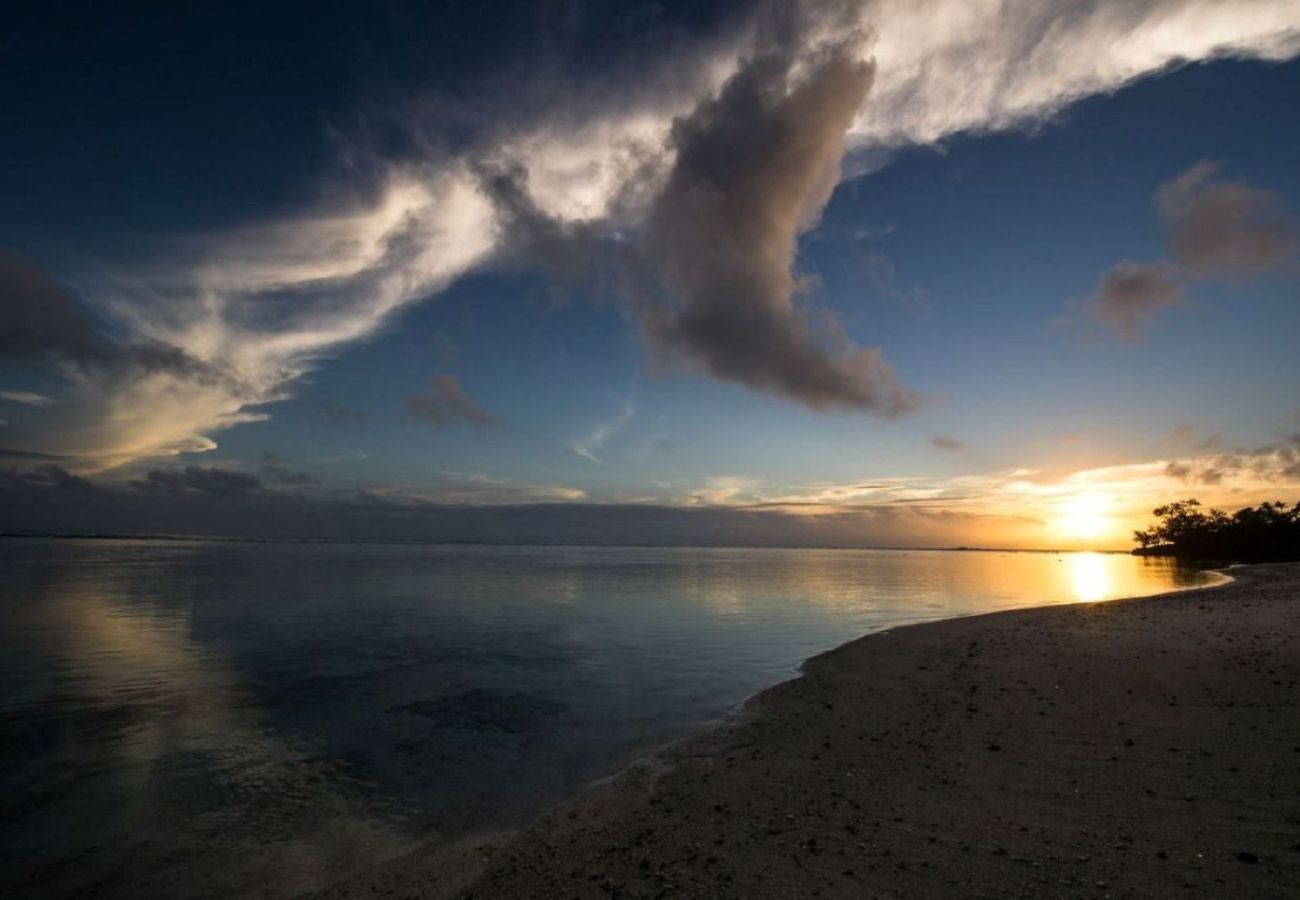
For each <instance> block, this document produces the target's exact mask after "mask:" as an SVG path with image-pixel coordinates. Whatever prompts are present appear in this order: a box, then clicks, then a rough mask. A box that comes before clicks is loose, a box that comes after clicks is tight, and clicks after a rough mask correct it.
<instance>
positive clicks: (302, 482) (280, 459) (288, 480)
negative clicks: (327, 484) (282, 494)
mask: <svg viewBox="0 0 1300 900" xmlns="http://www.w3.org/2000/svg"><path fill="white" fill-rule="evenodd" d="M258 462H259V465H258V468H259V469H260V470H261V472H262V474H263V475H265V476H266V477H267V478H268V479H269V480H270V481H273V482H275V483H276V484H282V485H285V486H287V487H304V486H306V485H309V484H315V483H316V477H315V476H314V475H312V474H310V473H308V472H300V471H297V470H296V469H294V468H293V466H292V465H291V463H292V460H290V459H289V458H287V457H284V456H281V455H280V454H278V453H272V452H271V451H270V450H266V451H263V453H262V455H261V457H259V460H258Z"/></svg>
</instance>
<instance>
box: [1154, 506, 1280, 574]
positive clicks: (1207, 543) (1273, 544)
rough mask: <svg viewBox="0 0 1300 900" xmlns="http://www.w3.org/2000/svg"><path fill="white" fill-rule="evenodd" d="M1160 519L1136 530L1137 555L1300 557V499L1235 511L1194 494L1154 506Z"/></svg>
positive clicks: (1254, 558)
mask: <svg viewBox="0 0 1300 900" xmlns="http://www.w3.org/2000/svg"><path fill="white" fill-rule="evenodd" d="M1154 513H1155V515H1156V516H1158V517H1159V518H1160V522H1159V524H1157V525H1155V526H1153V527H1151V528H1149V529H1147V530H1146V531H1135V532H1133V539H1134V540H1135V541H1137V543H1138V546H1137V549H1135V550H1134V551H1133V552H1134V553H1135V554H1137V555H1139V556H1177V557H1179V558H1182V559H1198V560H1216V561H1222V562H1234V561H1249V562H1266V561H1274V562H1276V561H1282V560H1300V503H1296V504H1295V505H1294V506H1287V505H1286V504H1285V503H1261V504H1260V505H1259V506H1248V507H1246V508H1245V509H1239V510H1237V511H1236V512H1235V513H1233V514H1232V515H1228V514H1227V513H1225V512H1223V511H1222V510H1218V509H1211V510H1209V511H1208V512H1205V511H1203V510H1202V509H1201V504H1200V503H1199V502H1198V501H1196V500H1195V499H1192V500H1179V501H1178V502H1176V503H1170V504H1169V505H1167V506H1160V507H1157V508H1156V509H1155V510H1154Z"/></svg>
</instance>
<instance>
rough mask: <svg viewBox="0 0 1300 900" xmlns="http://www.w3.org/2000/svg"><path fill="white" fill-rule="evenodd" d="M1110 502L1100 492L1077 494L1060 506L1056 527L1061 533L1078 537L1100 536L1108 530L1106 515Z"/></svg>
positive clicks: (1107, 517)
mask: <svg viewBox="0 0 1300 900" xmlns="http://www.w3.org/2000/svg"><path fill="white" fill-rule="evenodd" d="M1109 508H1110V503H1109V502H1108V501H1107V500H1106V498H1105V497H1103V496H1101V495H1100V494H1079V495H1077V496H1075V497H1071V498H1070V499H1069V500H1067V501H1066V502H1065V503H1063V504H1062V505H1061V507H1060V515H1059V516H1058V518H1057V519H1056V523H1055V524H1056V529H1057V530H1058V531H1060V532H1061V533H1062V534H1066V535H1069V536H1070V537H1073V538H1079V539H1085V540H1086V539H1094V538H1098V537H1101V536H1102V535H1103V534H1105V533H1106V532H1107V531H1109V530H1110V517H1109V516H1107V515H1106V511H1107V509H1109Z"/></svg>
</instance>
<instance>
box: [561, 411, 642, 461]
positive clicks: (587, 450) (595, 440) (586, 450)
mask: <svg viewBox="0 0 1300 900" xmlns="http://www.w3.org/2000/svg"><path fill="white" fill-rule="evenodd" d="M635 415H636V407H635V406H634V405H632V403H630V402H626V401H624V402H620V403H619V409H618V412H616V413H615V414H614V415H613V416H612V417H610V418H609V419H606V420H605V421H603V422H599V423H597V424H596V425H595V426H593V427H592V428H591V430H590V431H588V432H587V433H586V434H584V435H582V436H581V437H578V438H575V439H574V440H572V441H570V442H569V443H568V447H569V449H570V450H572V451H573V452H574V453H576V454H578V455H579V456H581V457H583V458H585V459H589V460H591V461H592V462H594V463H598V462H601V461H602V460H601V458H600V457H599V456H597V455H596V454H597V453H598V452H599V451H600V450H601V449H602V448H603V447H604V446H605V445H606V444H607V443H609V441H610V440H611V439H612V438H613V437H614V436H615V435H617V434H618V433H619V432H620V431H622V430H623V428H624V426H626V425H627V423H628V422H630V421H632V417H633V416H635Z"/></svg>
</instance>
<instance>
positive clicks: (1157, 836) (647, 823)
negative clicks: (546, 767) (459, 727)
mask: <svg viewBox="0 0 1300 900" xmlns="http://www.w3.org/2000/svg"><path fill="white" fill-rule="evenodd" d="M1233 575H1241V576H1242V577H1240V578H1237V579H1234V580H1230V581H1227V582H1224V583H1221V584H1217V585H1212V586H1205V587H1198V588H1191V589H1184V590H1179V591H1174V592H1165V593H1162V594H1159V595H1151V596H1146V597H1138V598H1124V599H1118V600H1112V601H1105V602H1102V603H1084V604H1068V605H1058V606H1047V607H1030V608H1019V609H1013V610H1004V611H998V612H993V613H985V614H980V615H975V616H965V617H957V618H949V619H943V620H940V621H932V622H922V623H915V624H910V625H902V626H897V627H894V628H890V629H886V630H884V631H881V632H873V633H871V634H868V635H864V636H861V637H858V638H855V639H853V640H851V641H848V642H846V643H845V644H842V645H840V646H839V647H836V648H834V649H832V650H829V651H826V652H824V653H821V654H818V655H816V656H813V657H810V658H809V659H808V660H807V661H805V663H804V664H803V666H802V667H801V674H800V675H798V676H796V677H795V678H793V679H790V680H788V681H785V682H782V683H780V684H778V685H775V686H773V687H771V688H768V689H766V690H764V691H760V692H758V693H757V694H755V695H754V696H753V697H751V698H749V700H747V701H746V702H745V703H744V705H743V706H742V707H741V713H740V715H738V716H737V717H735V718H734V719H731V720H728V721H725V722H723V723H722V724H720V725H718V726H715V727H714V728H712V729H710V730H708V731H705V732H702V733H699V734H696V735H692V736H688V737H687V738H684V739H683V740H681V741H678V742H676V743H674V744H671V745H669V746H667V747H665V748H662V749H660V750H659V751H657V752H656V753H655V754H654V755H653V756H652V757H651V758H650V759H649V760H643V761H642V762H640V763H637V764H634V765H633V766H632V767H630V768H629V769H627V770H625V771H623V772H622V773H620V774H618V775H616V776H614V777H613V778H612V779H609V780H607V781H605V782H603V783H598V784H597V785H594V786H592V787H590V788H589V789H587V790H586V791H584V792H583V793H582V794H580V795H579V796H578V797H576V798H574V799H572V800H569V801H566V802H563V803H561V804H559V805H558V806H556V807H553V808H552V809H550V810H548V811H546V812H544V813H542V814H541V815H540V816H539V817H538V818H537V819H535V820H534V821H533V823H532V824H530V825H529V826H527V827H525V828H524V829H522V830H521V831H518V832H513V833H507V834H501V835H494V836H488V837H484V836H479V837H475V838H469V839H465V840H462V841H460V842H457V843H454V844H450V845H445V846H442V847H434V848H423V849H419V850H415V851H413V852H412V853H409V854H407V855H404V856H402V857H399V858H398V859H396V860H391V861H389V862H386V863H381V864H379V865H377V866H375V867H374V868H372V869H369V870H367V871H365V872H362V873H359V874H358V875H356V876H354V877H353V878H351V879H348V880H347V881H345V882H343V883H341V884H339V885H336V886H334V887H333V888H331V889H329V890H328V891H327V893H328V894H329V895H333V896H346V895H352V896H355V895H357V894H362V895H367V896H369V895H373V894H378V895H386V894H387V895H403V896H409V895H419V896H459V895H462V894H468V893H472V894H473V895H475V896H489V897H494V896H537V895H543V894H546V895H550V894H564V895H570V896H607V895H609V894H610V893H611V892H614V891H618V892H620V893H621V894H622V895H630V896H641V895H644V896H654V895H656V894H658V893H660V892H662V891H665V890H666V891H667V892H668V893H669V894H678V895H691V896H791V895H794V894H798V895H808V894H812V893H814V892H820V893H822V894H823V895H828V896H834V895H844V896H862V895H864V894H867V895H891V894H896V893H907V894H915V893H918V892H919V893H922V894H928V893H951V892H954V891H955V892H957V893H960V894H980V893H989V894H993V893H997V894H1006V893H1014V892H1015V891H1016V890H1019V891H1022V892H1024V893H1038V892H1042V891H1044V890H1046V891H1050V892H1054V893H1058V894H1066V895H1071V896H1073V895H1080V894H1090V893H1091V894H1101V893H1107V892H1110V891H1111V890H1116V891H1119V892H1120V893H1123V892H1125V891H1138V892H1140V893H1143V894H1152V893H1155V894H1165V893H1170V894H1172V893H1179V894H1185V893H1186V892H1187V891H1188V890H1189V888H1187V887H1184V885H1185V884H1190V885H1192V887H1191V888H1190V889H1191V890H1193V892H1195V891H1196V889H1197V888H1198V887H1199V888H1200V890H1201V891H1203V892H1207V893H1222V892H1223V891H1224V890H1233V891H1239V890H1245V891H1246V892H1248V893H1251V894H1255V895H1283V894H1293V893H1295V892H1296V891H1295V890H1292V889H1297V890H1300V851H1296V850H1291V849H1288V848H1290V847H1291V846H1292V845H1297V846H1300V844H1297V842H1298V841H1300V824H1293V825H1290V826H1287V825H1286V824H1285V821H1284V816H1285V815H1290V813H1283V812H1279V811H1278V810H1276V809H1272V806H1275V805H1276V802H1280V801H1278V800H1277V798H1280V797H1288V798H1289V797H1294V796H1296V795H1297V791H1296V789H1295V788H1296V785H1297V774H1296V773H1297V768H1298V767H1297V765H1296V764H1297V763H1300V755H1296V754H1300V715H1297V712H1296V709H1295V700H1296V693H1297V692H1296V690H1295V684H1296V678H1297V674H1298V671H1297V670H1298V669H1300V666H1298V665H1297V662H1298V661H1297V656H1298V655H1300V654H1298V652H1297V649H1296V647H1297V641H1298V640H1300V566H1297V565H1291V566H1260V567H1251V568H1249V569H1243V570H1241V571H1240V572H1237V571H1234V573H1233ZM1227 577H1228V578H1232V576H1227ZM1155 600H1159V601H1161V602H1160V603H1158V604H1152V603H1148V601H1155ZM1247 612H1249V615H1247ZM1255 645H1259V647H1258V648H1257V650H1256V651H1254V653H1255V655H1254V656H1253V657H1250V658H1249V659H1247V661H1246V662H1245V663H1243V664H1242V665H1240V666H1236V667H1233V666H1226V667H1225V666H1217V667H1212V666H1211V665H1210V663H1213V662H1223V660H1224V659H1225V658H1236V656H1240V653H1239V652H1237V651H1238V650H1240V649H1241V648H1243V647H1247V646H1255ZM972 648H974V649H972ZM1117 648H1118V649H1117ZM1121 649H1122V651H1123V652H1119V650H1121ZM1234 653H1235V654H1236V656H1234V655H1233V654H1234ZM1261 654H1262V655H1261ZM1251 660H1253V661H1254V662H1253V663H1252V662H1251ZM1251 665H1254V669H1252V668H1251ZM1212 668H1213V671H1211V669H1212ZM1255 669H1259V671H1260V672H1270V671H1271V672H1272V673H1274V674H1273V675H1272V676H1270V677H1269V678H1268V679H1267V680H1265V681H1264V682H1263V683H1262V684H1260V683H1256V682H1258V681H1259V678H1258V677H1257V676H1258V673H1256V672H1255ZM1188 671H1193V672H1194V673H1195V674H1192V675H1188V674H1187V672H1188ZM1085 675H1086V677H1085ZM1279 675H1284V676H1285V677H1277V676H1279ZM1272 682H1279V683H1280V685H1282V687H1281V688H1279V687H1278V685H1275V684H1273V683H1272ZM1265 686H1267V688H1268V689H1267V690H1265ZM1287 686H1289V690H1288V689H1287ZM1121 687H1122V689H1123V690H1126V691H1127V692H1128V693H1127V694H1123V693H1119V691H1120V689H1121ZM1189 692H1190V693H1191V694H1195V695H1197V696H1194V697H1193V698H1192V699H1191V700H1190V701H1189V700H1188V699H1187V698H1188V695H1189ZM1207 692H1208V693H1207ZM1261 692H1263V694H1265V695H1268V699H1269V700H1270V701H1274V702H1271V703H1269V704H1261V703H1259V702H1256V701H1257V700H1258V699H1259V696H1260V695H1261ZM1180 694H1181V697H1182V700H1181V704H1182V705H1181V706H1179V695H1180ZM1200 695H1204V696H1200ZM1238 695H1241V696H1238ZM1170 697H1173V698H1174V699H1172V700H1170V699H1169V698H1170ZM1207 697H1210V698H1214V700H1215V701H1216V702H1210V701H1209V700H1207V699H1206V698H1207ZM1216 703H1217V705H1216ZM1278 704H1280V706H1279V705H1278ZM1225 710H1228V711H1230V712H1227V713H1225ZM1225 715H1226V716H1228V717H1230V719H1231V721H1234V722H1236V723H1237V724H1236V725H1234V726H1233V727H1232V728H1231V729H1229V730H1228V731H1226V732H1225V730H1224V728H1222V727H1216V724H1215V723H1216V722H1218V723H1220V725H1221V724H1222V722H1223V721H1227V719H1225ZM1125 716H1127V718H1125ZM1107 723H1109V724H1107ZM1116 723H1118V724H1116ZM1242 729H1245V731H1243V732H1242V733H1250V734H1251V737H1252V743H1250V745H1249V746H1247V747H1244V748H1241V747H1234V746H1233V741H1231V740H1229V739H1228V738H1230V737H1232V733H1233V732H1237V731H1241V730H1242ZM1261 734H1263V735H1264V736H1265V738H1264V739H1262V740H1261V739H1260V738H1259V735H1261ZM1162 742H1163V743H1164V744H1165V745H1167V746H1166V747H1165V748H1161V747H1160V744H1161V743H1162ZM1180 745H1181V748H1180ZM1292 746H1295V747H1296V750H1295V752H1294V753H1293V752H1292V749H1291V748H1292ZM1169 748H1172V749H1169ZM1225 754H1226V755H1225ZM1291 756H1295V759H1294V760H1293V759H1291V758H1290V757H1291ZM1238 757H1240V758H1239V759H1238ZM1218 758H1225V759H1226V758H1232V759H1235V760H1236V762H1235V763H1233V764H1227V763H1225V764H1224V765H1222V766H1220V765H1218V763H1217V762H1216V760H1217V759H1218ZM1175 763H1176V765H1175ZM1229 768H1230V769H1232V770H1233V771H1232V772H1228V769H1229ZM1166 770H1168V771H1166ZM1261 772H1265V773H1267V776H1268V777H1267V778H1264V780H1263V782H1261V781H1260V779H1261V778H1263V776H1262V775H1261V774H1260V773H1261ZM855 778H856V781H855V780H853V779H855ZM1171 779H1172V780H1171ZM1181 781H1186V782H1187V783H1188V784H1191V785H1193V786H1194V791H1189V790H1187V785H1180V784H1178V783H1176V782H1181ZM1138 782H1142V783H1143V784H1142V785H1139V784H1138ZM1179 790H1182V791H1183V793H1182V794H1179V793H1178V792H1179ZM1198 792H1199V794H1200V795H1202V797H1203V799H1199V805H1198V796H1197V794H1198ZM1188 796H1190V797H1192V799H1190V800H1189V799H1185V797H1188ZM1270 797H1271V798H1273V799H1274V802H1273V803H1270V800H1269V798H1270ZM945 798H946V799H945ZM1170 798H1174V799H1175V800H1177V801H1178V802H1172V814H1171V809H1170V807H1171V800H1170ZM1243 803H1244V805H1243ZM1234 809H1244V810H1246V812H1244V813H1243V812H1240V811H1236V812H1234V811H1233V810H1234ZM1265 809H1269V810H1271V814H1272V815H1273V818H1272V820H1271V821H1273V823H1274V826H1273V830H1272V831H1269V830H1268V828H1264V832H1263V833H1261V832H1260V829H1261V828H1263V820H1264V819H1267V818H1268V814H1269V813H1265V812H1264V810H1265ZM1205 810H1210V811H1213V813H1214V814H1213V815H1210V816H1208V817H1205V816H1201V813H1202V812H1203V811H1205ZM1189 812H1190V813H1193V815H1191V816H1189ZM1293 812H1294V813H1300V808H1297V809H1296V810H1294V811H1293ZM1237 817H1244V818H1237ZM1202 819H1204V821H1202ZM1013 820H1023V821H1020V824H1017V825H1015V826H1012V824H1011V822H1012V821H1013ZM1295 821H1296V823H1300V817H1297V818H1296V820H1295ZM1189 823H1191V824H1190V825H1189ZM1278 823H1282V825H1281V826H1279V825H1278ZM1088 826H1091V827H1088ZM1189 827H1190V828H1191V832H1189V833H1186V834H1184V833H1183V832H1186V831H1187V829H1188V828H1189ZM1279 827H1280V828H1281V831H1283V832H1285V831H1286V830H1287V828H1290V833H1291V839H1290V842H1289V843H1287V841H1286V839H1285V836H1284V835H1280V834H1279V833H1276V832H1277V831H1278V828H1279ZM1071 829H1073V831H1075V832H1079V833H1077V834H1072V835H1067V834H1066V833H1065V832H1067V831H1070V830H1071ZM1216 829H1217V830H1216ZM1103 835H1104V837H1103ZM1229 838H1233V839H1235V843H1236V844H1241V845H1242V846H1241V847H1239V848H1238V849H1236V850H1233V849H1231V846H1228V845H1229V844H1232V843H1233V841H1231V840H1229ZM1198 841H1199V842H1200V843H1202V844H1206V842H1207V841H1208V844H1214V848H1213V852H1211V853H1209V854H1206V853H1203V852H1200V851H1196V850H1194V849H1192V847H1193V845H1195V844H1196V843H1197V842H1198ZM1225 842H1226V843H1225ZM1156 844H1159V845H1160V846H1159V847H1156V849H1152V847H1154V846H1155V845H1156ZM1208 844H1206V846H1204V847H1202V849H1203V850H1204V849H1211V848H1210V846H1209V845H1208ZM1220 845H1222V846H1220ZM1246 845H1250V846H1253V847H1255V849H1250V846H1246ZM1065 847H1074V848H1075V849H1074V851H1072V852H1069V853H1066V852H1065V851H1064V849H1063V848H1065ZM1081 848H1086V849H1081ZM1198 853H1199V855H1197V854H1198ZM1160 854H1163V856H1161V855H1160ZM1288 854H1289V855H1288ZM1084 857H1086V860H1084V861H1083V862H1080V861H1079V860H1080V859H1082V858H1084ZM1184 857H1185V858H1184ZM1239 857H1240V858H1239ZM1252 859H1253V860H1255V861H1254V862H1251V861H1250V860H1252ZM1097 873H1101V874H1097ZM1171 873H1179V874H1172V877H1171ZM1094 875H1096V876H1097V877H1095V878H1093V876H1094ZM1089 879H1092V880H1089ZM1180 879H1181V880H1180ZM1189 879H1190V880H1189ZM1243 879H1244V880H1243ZM1099 882H1104V883H1105V885H1106V888H1105V889H1103V888H1101V887H1099V886H1098V883H1099Z"/></svg>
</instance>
